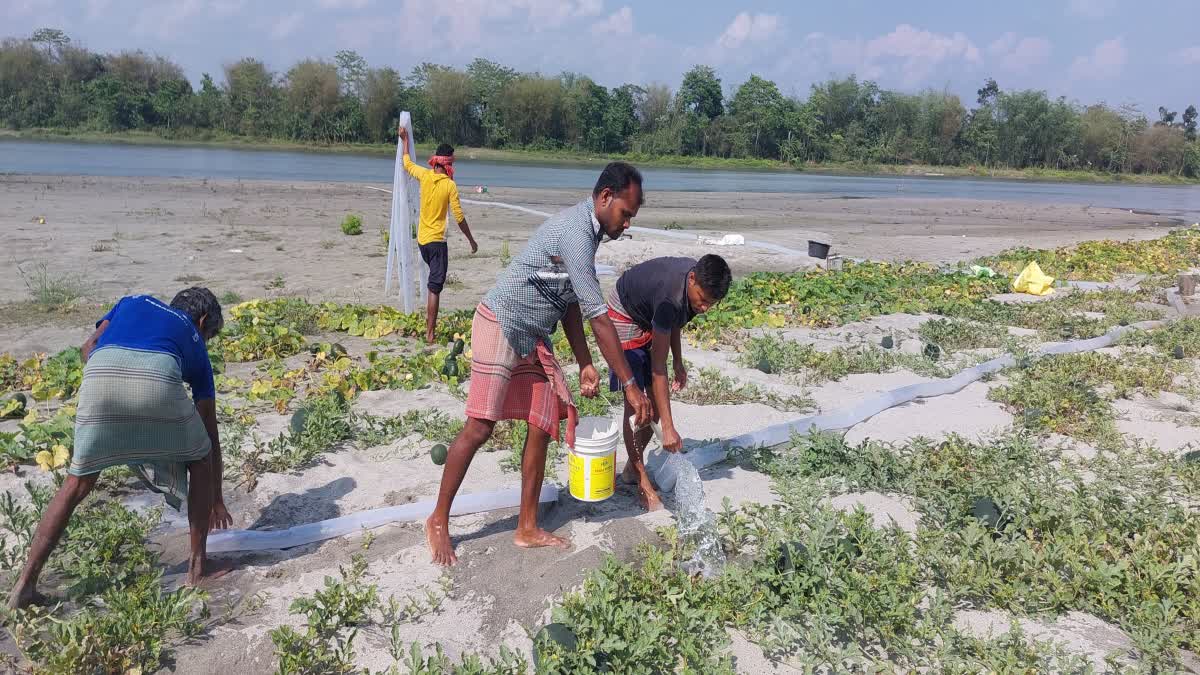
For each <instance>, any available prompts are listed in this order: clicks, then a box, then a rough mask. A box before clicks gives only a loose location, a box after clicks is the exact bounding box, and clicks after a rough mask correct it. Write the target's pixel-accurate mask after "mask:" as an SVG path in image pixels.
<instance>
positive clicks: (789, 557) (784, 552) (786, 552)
mask: <svg viewBox="0 0 1200 675" xmlns="http://www.w3.org/2000/svg"><path fill="white" fill-rule="evenodd" d="M807 557H808V547H807V546H805V545H804V543H803V542H799V541H793V542H791V543H787V544H783V545H781V546H780V547H779V555H778V556H776V558H775V570H776V571H778V572H780V573H784V572H793V571H795V569H796V565H797V564H799V563H800V562H801V561H803V560H804V559H805V558H807Z"/></svg>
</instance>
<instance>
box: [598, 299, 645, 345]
mask: <svg viewBox="0 0 1200 675" xmlns="http://www.w3.org/2000/svg"><path fill="white" fill-rule="evenodd" d="M608 318H609V319H612V323H613V327H614V328H616V329H617V339H619V340H620V341H621V349H623V350H626V351H629V350H630V349H638V348H639V347H645V346H646V345H648V344H650V342H651V341H653V339H654V332H653V331H648V330H643V329H642V327H641V326H639V325H637V324H636V323H634V322H633V319H631V318H629V312H628V311H626V310H625V306H624V305H622V304H621V296H620V295H618V294H617V289H615V288H614V289H612V291H611V292H610V293H609V294H608Z"/></svg>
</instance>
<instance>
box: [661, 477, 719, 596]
mask: <svg viewBox="0 0 1200 675" xmlns="http://www.w3.org/2000/svg"><path fill="white" fill-rule="evenodd" d="M667 463H668V464H670V465H671V466H672V469H673V470H674V471H675V475H676V476H678V478H677V479H676V481H675V501H676V503H677V505H678V510H677V511H676V513H675V516H676V519H677V522H678V524H679V535H680V537H682V538H684V539H689V540H691V541H693V542H694V543H695V545H696V551H695V553H693V554H692V557H691V559H690V560H687V561H685V562H684V563H683V568H684V569H685V570H687V572H688V574H699V575H700V576H702V577H704V578H708V577H711V576H713V575H714V574H717V573H719V572H720V571H721V568H722V567H723V566H724V565H725V552H724V551H723V550H722V549H721V541H720V538H719V537H718V536H717V525H716V518H715V517H714V516H713V513H712V511H709V510H708V509H707V508H705V506H704V485H703V483H701V482H700V473H699V472H698V471H696V467H695V466H693V465H692V463H691V462H689V461H688V460H686V459H684V458H683V457H681V456H680V455H671V456H670V457H669V458H667Z"/></svg>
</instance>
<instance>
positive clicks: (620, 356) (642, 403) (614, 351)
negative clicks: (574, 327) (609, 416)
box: [591, 313, 650, 427]
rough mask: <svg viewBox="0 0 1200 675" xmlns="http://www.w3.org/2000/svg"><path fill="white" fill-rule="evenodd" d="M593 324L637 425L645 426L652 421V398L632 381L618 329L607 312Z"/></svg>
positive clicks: (593, 332)
mask: <svg viewBox="0 0 1200 675" xmlns="http://www.w3.org/2000/svg"><path fill="white" fill-rule="evenodd" d="M591 324H592V335H594V336H595V337H596V345H597V346H598V347H600V354H601V355H603V356H604V360H605V361H607V362H608V367H609V368H610V369H611V370H612V371H613V372H614V373H616V375H617V381H618V382H620V383H621V388H622V389H624V390H625V400H626V401H628V402H629V407H631V408H633V413H634V415H635V417H636V419H635V420H634V422H635V426H639V427H640V426H645V425H646V423H647V422H649V421H650V399H648V398H646V395H645V394H643V393H642V390H641V389H639V388H638V386H637V384H636V383H633V382H631V380H632V379H633V371H631V370H630V369H629V362H628V361H626V360H625V352H624V350H622V349H621V339H620V338H619V337H617V329H616V327H615V326H613V322H612V319H610V318H608V314H607V313H605V314H601V315H599V316H597V317H594V318H592V320H591Z"/></svg>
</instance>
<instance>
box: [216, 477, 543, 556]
mask: <svg viewBox="0 0 1200 675" xmlns="http://www.w3.org/2000/svg"><path fill="white" fill-rule="evenodd" d="M557 499H558V487H557V486H556V485H553V484H546V485H543V486H542V492H541V494H540V495H539V497H538V502H539V503H545V502H552V501H556V500H557ZM436 503H437V502H436V500H433V499H427V500H425V501H421V502H416V503H413V504H403V505H401V506H389V507H385V508H381V509H372V510H370V511H360V512H359V513H352V514H350V515H346V516H341V517H338V518H330V519H329V520H322V521H319V522H315V523H306V524H304V525H297V526H295V527H289V528H288V529H286V530H226V531H224V532H215V533H213V534H210V535H208V552H209V553H227V552H229V551H270V550H279V549H285V548H292V547H295V546H303V545H305V544H312V543H314V542H318V541H324V540H326V539H333V538H334V537H342V536H345V535H347V534H352V533H354V532H358V531H361V530H369V529H372V528H375V527H381V526H383V525H387V524H389V523H398V522H403V521H413V520H420V519H421V518H428V517H429V514H431V513H433V507H434V505H435V504H436ZM520 505H521V489H520V488H510V489H508V490H497V491H495V492H481V493H477V494H469V495H459V496H458V497H457V498H456V499H455V500H454V505H453V506H452V507H451V508H450V515H452V516H461V515H465V514H468V513H480V512H482V511H494V510H496V509H507V508H513V507H515V506H520Z"/></svg>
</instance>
